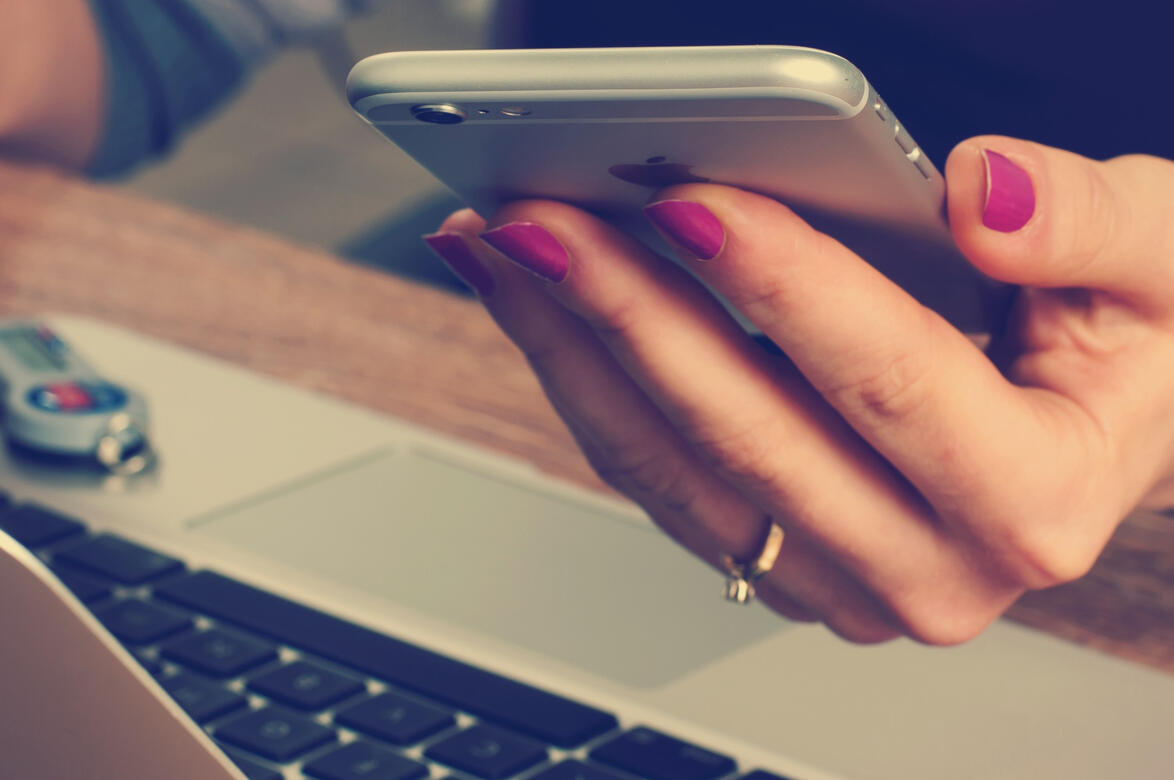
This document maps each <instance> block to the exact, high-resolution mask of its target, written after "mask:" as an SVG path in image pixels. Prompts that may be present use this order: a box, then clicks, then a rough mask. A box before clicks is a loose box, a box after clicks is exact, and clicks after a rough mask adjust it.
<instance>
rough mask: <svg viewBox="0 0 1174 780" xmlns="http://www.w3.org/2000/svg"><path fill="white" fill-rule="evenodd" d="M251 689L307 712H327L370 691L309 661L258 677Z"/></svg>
mask: <svg viewBox="0 0 1174 780" xmlns="http://www.w3.org/2000/svg"><path fill="white" fill-rule="evenodd" d="M249 687H250V688H252V689H253V690H254V691H256V692H257V693H260V694H262V695H265V696H268V697H269V698H271V699H275V700H276V701H279V702H281V703H282V704H288V705H290V706H293V707H297V708H299V709H303V710H322V709H326V708H327V707H329V706H330V705H331V704H334V703H335V702H338V701H342V700H343V699H345V698H347V697H349V696H354V695H355V694H357V693H362V692H363V691H365V690H367V687H366V686H365V685H363V681H362V680H360V679H358V678H357V677H351V676H349V675H344V674H338V673H337V672H332V671H330V670H329V669H323V668H322V667H321V666H318V665H316V664H311V663H307V662H306V661H295V662H294V663H292V664H289V665H287V666H283V667H281V668H280V669H274V670H273V671H271V672H266V673H265V674H262V675H260V676H259V677H254V678H253V679H252V680H250V681H249Z"/></svg>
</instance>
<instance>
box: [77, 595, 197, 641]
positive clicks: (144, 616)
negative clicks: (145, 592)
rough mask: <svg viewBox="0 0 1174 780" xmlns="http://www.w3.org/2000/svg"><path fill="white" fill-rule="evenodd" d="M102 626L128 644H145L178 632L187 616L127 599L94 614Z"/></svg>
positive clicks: (186, 621) (188, 620) (186, 620)
mask: <svg viewBox="0 0 1174 780" xmlns="http://www.w3.org/2000/svg"><path fill="white" fill-rule="evenodd" d="M94 615H95V616H96V617H97V618H98V620H100V621H102V625H104V626H106V629H107V630H108V631H109V632H110V633H111V634H114V636H116V637H118V638H119V639H120V640H122V641H123V642H125V643H126V644H128V645H147V644H151V643H152V642H155V641H157V640H159V639H162V638H163V637H166V636H171V635H172V634H174V633H176V632H178V631H182V630H183V629H185V628H188V627H189V626H191V624H192V619H191V617H190V616H188V615H185V614H183V613H181V612H177V611H176V610H174V609H172V608H170V607H164V606H160V605H159V604H152V603H151V602H149V601H139V600H138V599H127V600H126V601H119V602H118V603H116V604H111V605H110V606H109V607H104V608H102V609H99V610H97V611H95V612H94Z"/></svg>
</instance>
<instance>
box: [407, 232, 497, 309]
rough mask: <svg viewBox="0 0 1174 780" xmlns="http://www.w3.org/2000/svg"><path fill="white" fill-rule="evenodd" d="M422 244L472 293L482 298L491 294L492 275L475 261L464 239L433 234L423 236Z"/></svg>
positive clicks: (453, 235) (453, 234) (455, 235)
mask: <svg viewBox="0 0 1174 780" xmlns="http://www.w3.org/2000/svg"><path fill="white" fill-rule="evenodd" d="M424 243H425V244H427V245H428V246H429V247H431V249H432V251H433V252H435V253H436V254H437V255H439V256H440V259H441V260H443V261H444V262H445V264H446V265H448V267H449V268H451V269H452V271H453V273H455V274H456V275H457V276H459V277H460V278H461V281H463V282H464V283H465V284H467V285H469V286H470V287H472V288H473V292H475V293H477V294H478V295H479V296H481V297H482V298H488V297H489V296H490V295H492V294H493V290H494V288H495V284H494V282H493V274H491V273H490V272H489V269H488V268H486V267H485V265H484V264H483V263H482V262H481V261H480V260H478V259H477V256H476V255H474V254H473V250H471V249H469V245H468V244H466V243H465V239H463V238H461V237H460V236H459V235H457V234H456V233H433V234H432V235H429V236H424Z"/></svg>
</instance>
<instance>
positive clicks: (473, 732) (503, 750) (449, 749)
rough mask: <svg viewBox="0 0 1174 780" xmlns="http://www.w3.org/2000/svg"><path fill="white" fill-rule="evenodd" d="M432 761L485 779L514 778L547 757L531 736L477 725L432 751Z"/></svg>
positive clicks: (431, 749)
mask: <svg viewBox="0 0 1174 780" xmlns="http://www.w3.org/2000/svg"><path fill="white" fill-rule="evenodd" d="M426 755H427V756H428V758H431V759H432V760H433V761H439V762H440V763H442V764H448V765H449V766H451V767H453V768H454V769H459V770H461V771H462V772H468V773H469V774H471V775H476V776H477V777H483V778H485V780H501V778H505V777H512V776H513V775H516V774H517V773H518V772H521V771H522V770H523V769H528V768H529V767H532V766H534V765H535V764H537V763H538V762H540V761H545V760H546V758H547V754H546V747H545V746H544V745H543V744H542V743H540V742H536V741H534V740H532V739H530V738H528V737H521V736H518V735H517V734H511V733H509V732H508V731H503V730H501V729H497V728H493V727H492V726H485V725H477V726H473V727H472V728H469V729H466V730H464V731H462V732H460V733H459V734H454V735H452V736H451V737H449V738H448V739H444V740H441V741H440V742H437V743H436V744H435V745H433V746H432V747H430V748H428V751H427V753H426Z"/></svg>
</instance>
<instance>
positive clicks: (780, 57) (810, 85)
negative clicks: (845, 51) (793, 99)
mask: <svg viewBox="0 0 1174 780" xmlns="http://www.w3.org/2000/svg"><path fill="white" fill-rule="evenodd" d="M769 48H772V49H777V51H776V52H775V55H776V56H775V57H773V59H772V62H771V66H770V67H771V70H772V75H773V77H774V78H775V79H776V83H777V85H778V86H781V87H787V88H791V89H803V90H808V91H810V92H812V93H814V94H820V95H825V96H827V98H830V100H828V101H824V102H825V103H827V104H828V105H829V107H833V108H835V109H836V111H837V113H838V114H840V115H841V116H843V117H845V118H849V117H852V116H855V115H856V114H858V113H859V112H860V111H862V110H864V108H865V107H866V106H867V105H868V100H869V93H870V87H869V83H868V79H866V78H865V77H864V72H863V71H861V70H860V68H858V67H856V65H855V64H854V63H852V62H851V61H850V60H848V59H847V58H846V57H842V56H841V55H839V54H834V53H832V52H830V51H824V50H823V49H813V48H809V47H805V46H777V47H773V46H772V47H769Z"/></svg>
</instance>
